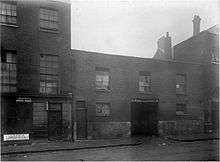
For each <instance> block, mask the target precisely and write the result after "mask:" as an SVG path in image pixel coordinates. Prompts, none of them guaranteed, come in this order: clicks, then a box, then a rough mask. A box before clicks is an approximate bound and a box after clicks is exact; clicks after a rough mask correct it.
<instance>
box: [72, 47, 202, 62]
mask: <svg viewBox="0 0 220 162" xmlns="http://www.w3.org/2000/svg"><path fill="white" fill-rule="evenodd" d="M74 51H76V52H77V51H79V52H84V54H87V55H88V54H96V55H107V56H110V57H111V56H113V57H123V58H129V59H132V58H136V59H144V60H152V61H158V62H171V63H182V64H193V65H197V66H204V64H199V63H194V62H185V61H177V60H161V59H155V58H144V57H137V56H125V55H116V54H107V53H100V52H94V51H86V50H78V49H71V54H72V52H74Z"/></svg>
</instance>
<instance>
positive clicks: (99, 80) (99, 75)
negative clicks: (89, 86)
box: [95, 67, 110, 90]
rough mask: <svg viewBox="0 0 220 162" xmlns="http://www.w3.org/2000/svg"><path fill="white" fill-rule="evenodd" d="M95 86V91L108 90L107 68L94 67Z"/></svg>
mask: <svg viewBox="0 0 220 162" xmlns="http://www.w3.org/2000/svg"><path fill="white" fill-rule="evenodd" d="M95 86H96V89H97V90H110V86H109V69H108V68H101V67H96V80H95Z"/></svg>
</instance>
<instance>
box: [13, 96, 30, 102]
mask: <svg viewBox="0 0 220 162" xmlns="http://www.w3.org/2000/svg"><path fill="white" fill-rule="evenodd" d="M16 102H32V101H31V98H23V97H19V98H18V99H17V100H16Z"/></svg>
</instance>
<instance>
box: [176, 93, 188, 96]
mask: <svg viewBox="0 0 220 162" xmlns="http://www.w3.org/2000/svg"><path fill="white" fill-rule="evenodd" d="M176 95H177V96H186V95H187V94H186V93H176Z"/></svg>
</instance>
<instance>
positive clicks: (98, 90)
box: [95, 89, 111, 93]
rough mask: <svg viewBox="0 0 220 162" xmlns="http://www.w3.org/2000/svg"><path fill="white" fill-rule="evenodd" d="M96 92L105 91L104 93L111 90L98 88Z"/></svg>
mask: <svg viewBox="0 0 220 162" xmlns="http://www.w3.org/2000/svg"><path fill="white" fill-rule="evenodd" d="M95 91H96V92H103V93H110V92H111V90H106V89H96V90H95Z"/></svg>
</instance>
